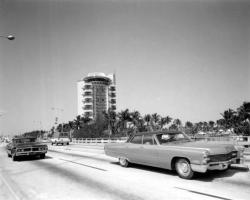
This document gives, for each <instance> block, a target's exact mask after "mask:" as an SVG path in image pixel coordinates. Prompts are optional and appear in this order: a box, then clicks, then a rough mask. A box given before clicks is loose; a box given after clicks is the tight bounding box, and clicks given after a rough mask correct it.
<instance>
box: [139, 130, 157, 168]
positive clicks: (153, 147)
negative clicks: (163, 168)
mask: <svg viewBox="0 0 250 200" xmlns="http://www.w3.org/2000/svg"><path fill="white" fill-rule="evenodd" d="M158 154H159V153H158V145H157V143H156V141H155V139H154V137H153V135H147V134H145V135H144V136H143V141H142V146H141V159H142V162H143V163H144V164H146V165H151V166H156V167H157V166H158V165H159V158H158V157H159V155H158Z"/></svg>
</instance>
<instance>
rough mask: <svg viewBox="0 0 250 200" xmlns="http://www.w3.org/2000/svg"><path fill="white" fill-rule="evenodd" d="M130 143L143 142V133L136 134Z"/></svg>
mask: <svg viewBox="0 0 250 200" xmlns="http://www.w3.org/2000/svg"><path fill="white" fill-rule="evenodd" d="M130 143H133V144H141V143H142V135H136V136H134V137H133V139H132V140H131V141H130Z"/></svg>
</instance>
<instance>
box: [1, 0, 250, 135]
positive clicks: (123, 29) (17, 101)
mask: <svg viewBox="0 0 250 200" xmlns="http://www.w3.org/2000/svg"><path fill="white" fill-rule="evenodd" d="M0 2H1V3H0V34H1V35H5V34H9V33H11V34H14V35H15V36H16V40H14V41H8V40H6V39H4V38H0V112H1V113H3V115H2V116H1V117H0V134H1V133H20V132H23V131H31V130H33V129H39V128H41V127H42V128H43V129H48V128H49V127H51V126H52V125H53V123H54V119H55V116H58V117H59V121H60V120H61V121H64V122H67V121H69V120H72V119H73V118H75V116H76V115H77V88H76V82H77V81H78V80H80V79H82V78H83V77H84V76H86V75H87V74H88V73H89V72H104V73H112V72H116V77H117V108H118V111H120V110H124V109H126V108H129V109H130V110H131V111H133V110H138V111H140V112H141V113H142V114H147V113H155V112H157V113H159V114H161V115H170V116H171V117H173V118H179V119H181V120H182V121H183V122H185V121H187V120H189V121H192V122H198V121H208V120H217V119H219V118H220V117H221V116H220V113H221V112H223V111H224V110H226V109H228V108H233V109H236V108H237V107H239V106H240V105H241V104H242V103H243V101H250V81H249V80H250V60H249V58H250V57H249V55H250V51H249V48H250V44H249V42H250V1H240V0H235V1H222V0H218V1H215V0H212V1H208V0H207V1H206V0H200V1H198V0H197V1H191V0H190V1H189V0H187V1H184V0H182V1H181V0H177V1H167V0H166V1H163V0H162V1H157V0H154V1H153V0H137V1H135V0H134V1H133V0H123V1H121V0H110V1H107V0H106V1H105V0H102V1H101V0H11V1H9V0H8V1H7V0H0ZM51 107H57V108H63V109H64V111H63V112H59V111H58V112H55V111H52V110H51ZM40 122H41V123H40Z"/></svg>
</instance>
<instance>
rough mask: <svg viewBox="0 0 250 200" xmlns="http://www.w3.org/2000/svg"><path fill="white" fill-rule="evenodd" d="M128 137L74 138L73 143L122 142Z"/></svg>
mask: <svg viewBox="0 0 250 200" xmlns="http://www.w3.org/2000/svg"><path fill="white" fill-rule="evenodd" d="M126 140H127V138H126V137H123V138H72V143H73V144H83V143H85V144H86V143H92V144H97V143H122V142H126Z"/></svg>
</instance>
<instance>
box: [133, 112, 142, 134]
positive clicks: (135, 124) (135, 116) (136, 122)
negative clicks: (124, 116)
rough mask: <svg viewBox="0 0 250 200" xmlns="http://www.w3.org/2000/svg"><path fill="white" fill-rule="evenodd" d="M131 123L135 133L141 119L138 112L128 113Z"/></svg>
mask: <svg viewBox="0 0 250 200" xmlns="http://www.w3.org/2000/svg"><path fill="white" fill-rule="evenodd" d="M130 118H131V122H132V125H133V128H134V131H137V130H138V128H139V126H140V125H141V123H140V120H141V119H142V117H141V114H140V113H139V111H134V112H131V113H130Z"/></svg>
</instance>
